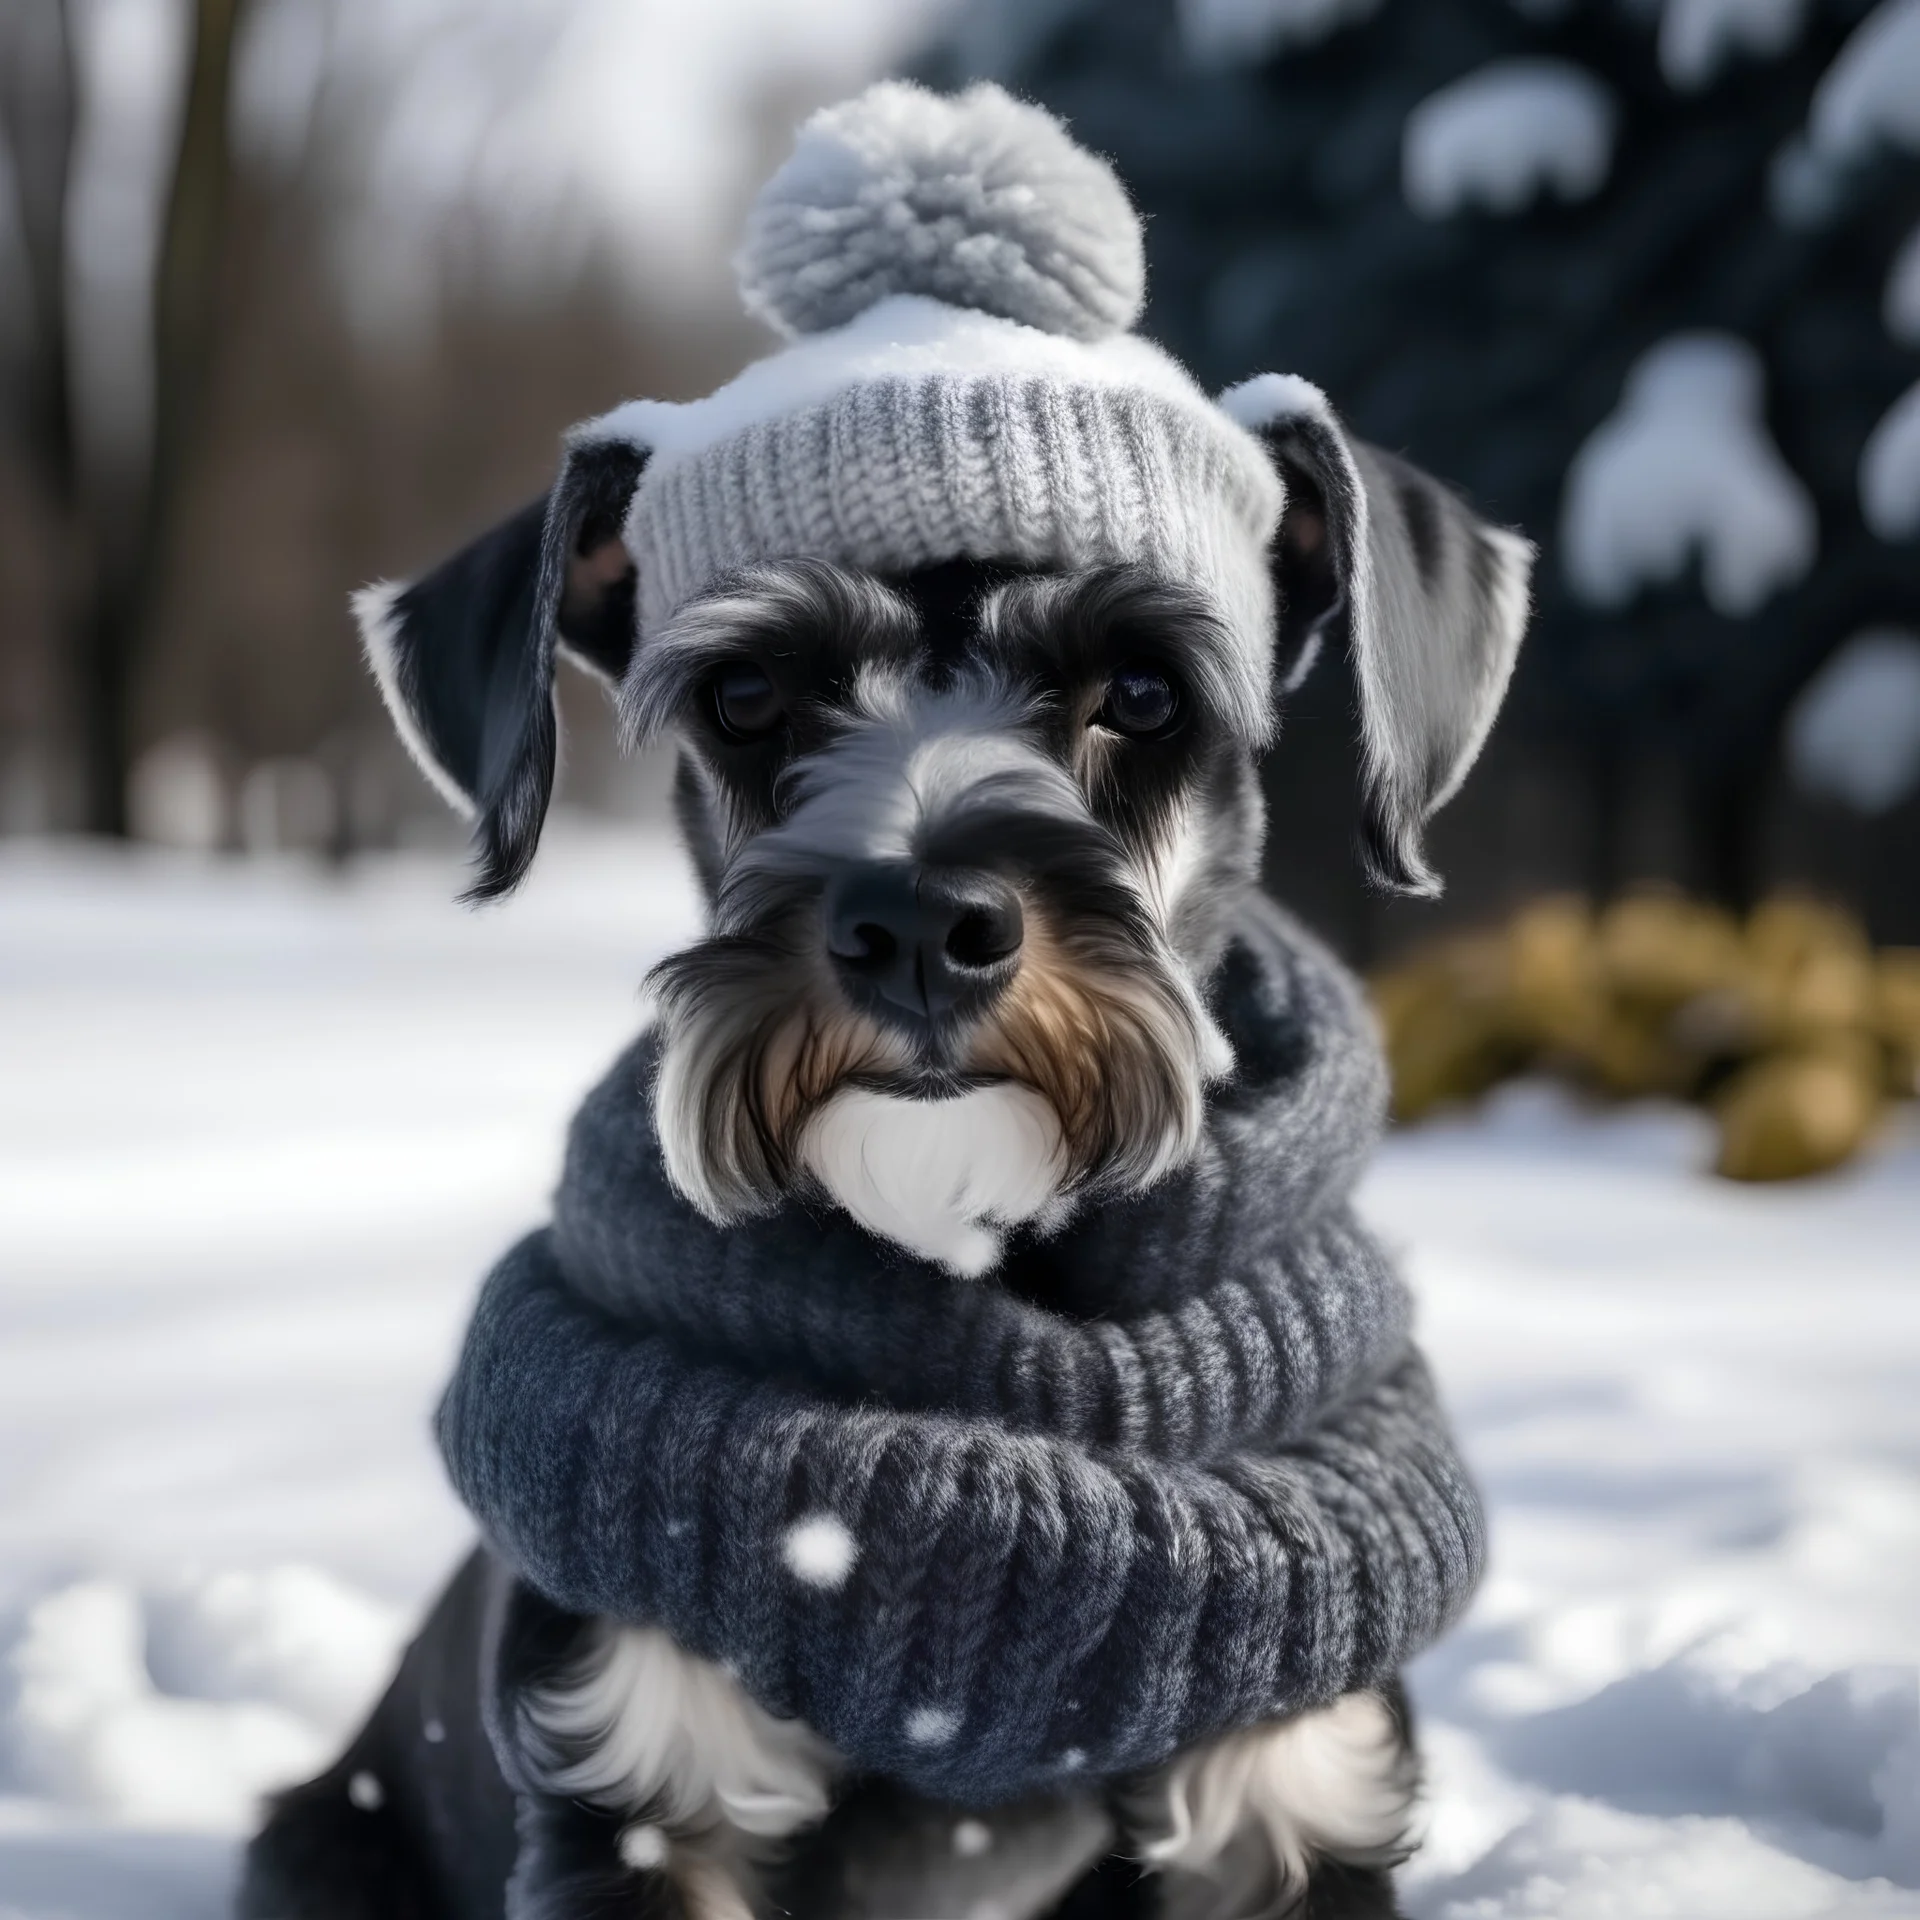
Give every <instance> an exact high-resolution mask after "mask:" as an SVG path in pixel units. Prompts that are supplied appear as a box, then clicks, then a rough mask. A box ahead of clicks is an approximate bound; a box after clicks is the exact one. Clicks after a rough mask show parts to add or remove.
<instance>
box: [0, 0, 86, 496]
mask: <svg viewBox="0 0 1920 1920" xmlns="http://www.w3.org/2000/svg"><path fill="white" fill-rule="evenodd" d="M75 94H76V76H75V71H74V54H73V32H72V25H71V22H70V20H69V19H68V15H67V4H66V0H9V5H8V6H7V7H6V8H5V9H4V10H0V132H4V133H5V135H6V141H7V149H8V152H9V154H10V155H11V157H12V161H13V179H14V193H15V198H16V201H17V203H18V206H19V210H20V228H21V242H22V252H23V253H24V255H25V263H26V270H27V307H28V336H27V345H26V352H25V354H24V356H23V358H22V361H21V364H20V367H19V369H18V392H17V393H16V394H15V395H13V396H10V397H11V398H12V400H13V402H14V404H15V406H16V408H17V411H18V413H19V415H20V421H21V427H22V430H23V437H24V439H25V441H26V444H27V447H28V448H29V452H30V458H31V459H32V461H33V463H34V467H35V469H36V471H37V472H38V473H39V475H40V477H41V481H42V484H43V485H44V486H45V488H46V491H47V495H48V498H49V502H50V504H51V505H52V506H53V508H54V510H55V512H56V513H57V514H58V515H59V517H60V520H61V522H62V524H63V525H67V524H70V523H71V521H72V517H73V514H74V511H75V507H76V499H77V489H78V456H77V453H76V439H77V436H76V434H75V430H74V412H73V375H72V367H71V365H70V362H69V353H68V344H67V342H68V327H67V188H68V183H69V181H70V179H71V177H72V173H73V143H74V132H75V127H76V124H77V115H76V111H75Z"/></svg>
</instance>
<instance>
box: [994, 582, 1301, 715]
mask: <svg viewBox="0 0 1920 1920" xmlns="http://www.w3.org/2000/svg"><path fill="white" fill-rule="evenodd" d="M980 627H981V634H982V637H983V638H985V639H987V640H988V641H990V642H991V643H992V644H994V646H995V647H996V648H997V649H1000V650H1004V651H1006V652H1021V651H1027V652H1031V653H1036V654H1038V655H1040V656H1041V657H1043V658H1045V659H1046V660H1047V661H1048V662H1049V663H1050V664H1052V665H1053V666H1054V668H1055V669H1056V670H1057V671H1060V672H1062V673H1063V674H1064V675H1065V676H1067V677H1070V678H1072V677H1081V676H1088V677H1090V676H1092V675H1094V674H1096V673H1098V672H1101V671H1104V670H1106V669H1110V668H1112V667H1114V666H1117V665H1119V664H1120V663H1121V662H1122V661H1123V660H1126V659H1129V658H1149V659H1156V660H1160V661H1163V662H1165V663H1166V664H1167V665H1168V666H1169V667H1172V668H1173V669H1175V670H1176V671H1177V672H1178V673H1179V675H1180V676H1181V678H1182V679H1183V680H1184V681H1185V683H1186V687H1187V691H1188V693H1189V694H1190V696H1191V697H1192V699H1193V700H1194V702H1195V704H1196V705H1198V706H1199V707H1201V708H1202V709H1203V710H1205V711H1206V712H1207V713H1208V714H1210V715H1211V716H1212V717H1213V718H1215V719H1216V720H1217V721H1218V722H1219V723H1220V724H1221V725H1222V726H1224V727H1225V728H1226V729H1227V730H1228V731H1229V732H1230V733H1232V734H1234V735H1236V736H1238V737H1239V738H1241V739H1243V740H1244V741H1245V742H1246V744H1247V745H1248V746H1250V747H1260V746H1263V745H1265V744H1266V741H1267V738H1268V735H1269V733H1270V732H1271V728H1272V717H1271V706H1270V702H1269V698H1268V693H1267V684H1266V683H1267V673H1266V665H1267V663H1266V662H1264V661H1258V660H1253V659H1251V658H1250V657H1249V650H1248V648H1247V646H1246V645H1245V643H1244V642H1243V641H1241V640H1240V639H1239V638H1238V637H1237V636H1236V635H1235V633H1234V631H1233V629H1232V628H1231V627H1230V626H1229V624H1228V623H1227V620H1226V619H1225V617H1224V616H1223V615H1222V613H1221V612H1220V610H1219V609H1218V607H1216V606H1215V605H1214V603H1213V601H1212V600H1211V599H1209V598H1208V596H1207V595H1206V594H1205V593H1203V592H1201V591H1200V590H1199V589H1198V588H1197V587H1193V586H1190V585H1188V584H1187V583H1186V582H1184V581H1179V580H1168V579H1164V578H1162V577H1161V576H1159V575H1156V574H1152V573H1149V572H1146V571H1145V570H1143V569H1141V568H1138V567H1095V568H1089V569H1087V570H1086V571H1084V572H1080V573H1070V574H1050V575H1049V574H1040V575H1031V576H1027V577H1025V578H1022V579H1018V580H1010V581H1008V582H1006V583H1005V584H1004V585H1002V586H999V587H996V588H995V589H994V590H993V591H992V593H991V594H989V595H988V597H987V599H986V601H985V602H984V604H983V606H982V609H981V618H980Z"/></svg>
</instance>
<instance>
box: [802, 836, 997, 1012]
mask: <svg viewBox="0 0 1920 1920" xmlns="http://www.w3.org/2000/svg"><path fill="white" fill-rule="evenodd" d="M826 905H827V949H828V951H829V952H830V953H831V954H832V955H833V957H834V961H835V963H836V964H837V965H838V967H839V968H840V971H841V974H842V975H843V977H844V978H845V979H846V980H847V981H848V983H849V984H850V985H852V986H853V987H854V988H855V990H856V991H860V990H865V991H867V992H870V993H876V994H878V995H879V996H880V997H881V998H882V999H883V1000H886V1001H888V1002H889V1003H891V1004H892V1005H893V1006H895V1007H897V1008H899V1009H900V1010H901V1011H902V1012H904V1013H910V1014H913V1015H916V1016H917V1017H918V1018H920V1019H922V1020H938V1019H940V1018H941V1017H942V1016H943V1015H945V1014H949V1013H952V1012H953V1011H954V1010H955V1009H956V1008H969V1007H974V1006H979V1005H981V1004H984V1002H985V1001H986V1000H988V999H989V998H991V997H992V995H993V994H994V993H995V992H996V991H998V989H999V988H1001V987H1002V986H1004V985H1005V984H1006V983H1007V981H1008V980H1010V979H1011V978H1012V977H1013V973H1014V966H1015V961H1016V958H1017V956H1018V954H1019V952H1020V939H1021V935H1022V933H1023V931H1024V923H1023V920H1022V917H1021V913H1020V896H1019V895H1018V894H1017V893H1016V892H1015V891H1014V890H1013V888H1012V887H1010V886H1009V885H1008V884H1007V883H1006V881H1004V880H1001V879H999V878H998V877H997V876H995V875H993V874H990V873H976V872H966V873H960V872H952V871H945V870H940V869H933V868H922V867H913V866H887V867H860V868H857V869H855V870H854V871H853V872H851V873H849V874H846V875H845V876H843V877H842V878H841V879H840V880H839V881H838V882H837V883H836V884H835V885H834V886H833V888H832V889H831V890H830V891H829V893H828V895H827V903H826Z"/></svg>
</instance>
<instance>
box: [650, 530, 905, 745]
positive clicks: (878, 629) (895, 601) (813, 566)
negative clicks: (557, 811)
mask: <svg viewBox="0 0 1920 1920" xmlns="http://www.w3.org/2000/svg"><path fill="white" fill-rule="evenodd" d="M920 637H921V636H920V621H919V616H918V615H917V614H916V613H915V612H914V610H913V607H912V606H911V605H910V604H909V603H908V602H907V601H906V600H905V599H904V598H903V597H902V596H901V595H900V594H897V593H895V592H894V591H893V589H892V588H890V587H888V586H886V585H885V584H884V583H883V582H881V581H879V580H877V579H875V578H874V577H873V575H871V574H869V573H862V572H860V571H858V570H857V569H854V568H850V567H838V566H834V565H833V564H832V563H831V562H829V561H825V560H811V559H792V560H774V561H764V562H762V563H760V564H758V565H756V566H751V567H742V568H739V569H737V570H736V571H734V572H732V573H729V574H725V575H723V576H722V577H721V578H720V579H719V580H717V581H715V582H714V584H713V585H712V586H711V587H709V588H708V589H707V590H706V591H705V592H704V593H701V594H699V595H698V596H697V597H696V598H694V599H692V600H689V601H688V602H687V604H686V605H685V606H683V607H682V608H680V610H679V611H678V612H677V613H675V614H674V616H673V618H672V619H671V620H670V621H668V622H667V624H666V625H665V626H664V627H663V628H662V629H661V630H660V631H659V632H658V633H657V634H652V635H649V636H648V637H646V638H645V639H643V640H642V641H641V643H640V645H639V646H638V647H637V648H636V649H635V651H634V657H633V661H632V663H631V664H630V665H629V667H628V668H627V671H626V675H625V677H624V678H623V679H622V680H621V682H620V692H619V713H620V727H621V732H622V734H623V736H624V737H625V739H626V741H627V743H628V744H629V745H630V746H639V745H644V744H645V743H646V742H647V741H650V740H652V739H655V738H656V737H657V736H658V735H659V734H660V733H661V732H663V731H664V730H665V729H666V728H667V727H668V726H669V725H671V723H672V722H673V720H674V717H675V715H676V714H677V713H678V711H679V709H680V707H681V704H682V703H683V701H684V700H685V699H686V696H687V694H688V693H689V691H690V690H691V689H692V687H693V685H694V683H695V682H696V681H698V680H699V679H700V677H701V676H702V675H703V674H705V673H706V672H708V671H709V670H710V669H711V668H713V667H714V666H716V665H718V664H719V663H720V662H721V661H723V660H728V659H733V658H735V657H737V656H738V655H739V654H740V652H741V651H742V649H743V648H751V647H753V646H755V645H756V644H757V645H761V646H767V645H771V644H774V643H777V645H778V648H779V650H780V651H782V652H792V653H797V654H801V655H804V656H807V657H808V658H809V660H810V661H811V662H812V663H813V664H814V665H815V666H816V668H817V667H820V666H838V667H842V668H844V669H845V670H846V671H847V672H848V673H849V674H850V673H851V672H852V670H853V668H854V667H855V666H857V665H858V664H859V663H861V662H863V661H870V660H879V659H899V658H906V657H910V656H911V655H912V654H913V652H914V651H915V650H916V648H917V647H918V646H919V644H920Z"/></svg>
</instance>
